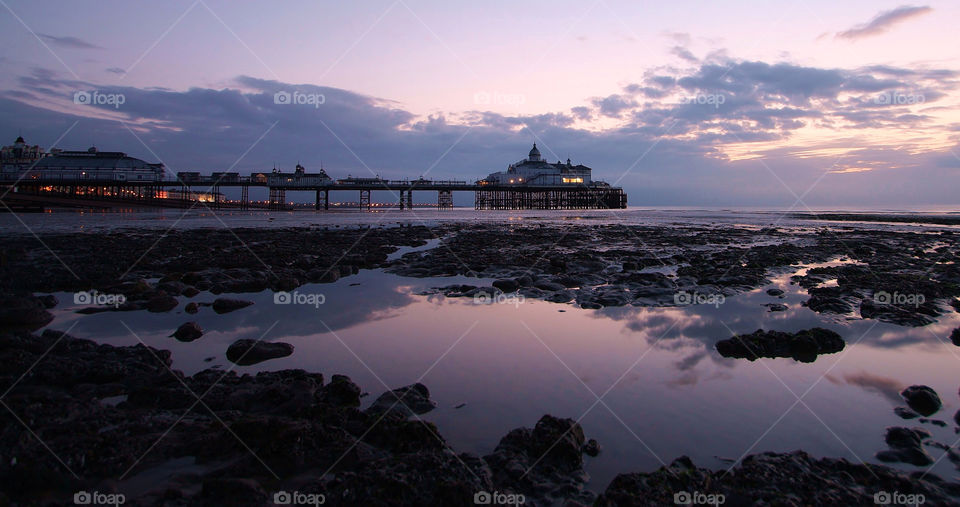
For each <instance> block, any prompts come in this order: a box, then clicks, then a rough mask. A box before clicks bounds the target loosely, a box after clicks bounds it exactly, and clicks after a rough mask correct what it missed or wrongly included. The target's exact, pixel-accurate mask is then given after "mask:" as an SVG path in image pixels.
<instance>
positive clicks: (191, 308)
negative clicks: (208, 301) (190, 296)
mask: <svg viewBox="0 0 960 507" xmlns="http://www.w3.org/2000/svg"><path fill="white" fill-rule="evenodd" d="M183 311H185V312H187V313H189V314H194V313H197V312H199V311H200V305H198V304H197V303H196V302H194V301H191V302H189V303H187V306H185V307H184V308H183Z"/></svg>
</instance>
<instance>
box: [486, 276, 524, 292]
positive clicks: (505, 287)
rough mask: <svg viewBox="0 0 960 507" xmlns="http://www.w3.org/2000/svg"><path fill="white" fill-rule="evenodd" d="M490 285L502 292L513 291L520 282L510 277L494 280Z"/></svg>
mask: <svg viewBox="0 0 960 507" xmlns="http://www.w3.org/2000/svg"><path fill="white" fill-rule="evenodd" d="M492 285H493V286H494V287H496V288H498V289H500V290H502V291H503V292H515V291H516V290H517V289H519V288H520V284H519V283H518V282H517V281H516V280H511V279H502V280H495V281H494V282H493V284H492Z"/></svg>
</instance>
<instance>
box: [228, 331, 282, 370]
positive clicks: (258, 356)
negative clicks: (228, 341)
mask: <svg viewBox="0 0 960 507" xmlns="http://www.w3.org/2000/svg"><path fill="white" fill-rule="evenodd" d="M290 354H293V345H290V344H289V343H283V342H265V341H262V340H251V339H247V338H244V339H240V340H237V341H235V342H233V344H232V345H230V347H229V348H227V359H228V360H229V361H230V362H231V363H234V364H238V365H240V366H249V365H252V364H257V363H262V362H264V361H267V360H270V359H277V358H280V357H287V356H289V355H290Z"/></svg>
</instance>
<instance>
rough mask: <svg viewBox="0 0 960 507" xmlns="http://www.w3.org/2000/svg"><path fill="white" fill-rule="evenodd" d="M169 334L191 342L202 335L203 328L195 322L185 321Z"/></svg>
mask: <svg viewBox="0 0 960 507" xmlns="http://www.w3.org/2000/svg"><path fill="white" fill-rule="evenodd" d="M170 336H172V337H174V338H176V339H177V340H179V341H182V342H192V341H193V340H196V339H197V338H200V337H201V336H203V329H201V328H200V324H197V323H196V322H186V323H184V324H181V325H180V327H178V328H177V330H176V331H174V332H173V334H172V335H170Z"/></svg>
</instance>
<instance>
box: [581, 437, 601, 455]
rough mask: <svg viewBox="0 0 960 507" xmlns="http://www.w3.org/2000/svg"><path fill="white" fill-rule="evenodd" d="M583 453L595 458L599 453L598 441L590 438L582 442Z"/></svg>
mask: <svg viewBox="0 0 960 507" xmlns="http://www.w3.org/2000/svg"><path fill="white" fill-rule="evenodd" d="M583 453H584V454H586V455H587V456H590V457H592V458H596V457H597V456H598V455H599V454H600V443H599V442H597V441H596V440H594V439H592V438H591V439H590V440H587V443H585V444H583Z"/></svg>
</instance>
